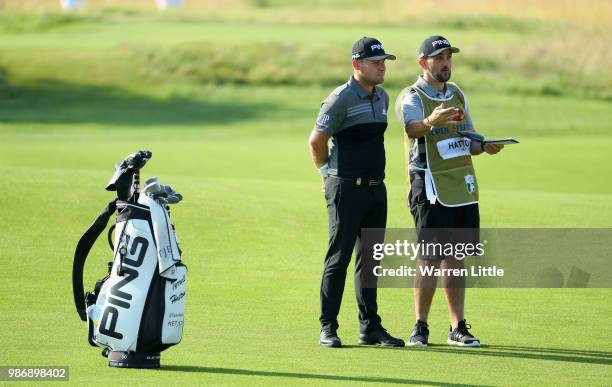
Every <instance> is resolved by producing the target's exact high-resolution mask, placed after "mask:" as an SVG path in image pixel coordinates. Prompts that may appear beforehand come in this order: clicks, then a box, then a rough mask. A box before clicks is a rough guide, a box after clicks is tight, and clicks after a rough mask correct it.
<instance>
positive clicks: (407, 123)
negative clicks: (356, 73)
mask: <svg viewBox="0 0 612 387" xmlns="http://www.w3.org/2000/svg"><path fill="white" fill-rule="evenodd" d="M458 52H459V48H457V47H453V46H452V45H451V44H450V42H449V41H448V40H447V39H445V38H444V37H442V36H431V37H429V38H427V39H425V41H423V43H422V44H421V47H420V50H419V55H418V63H419V65H420V67H421V70H422V74H421V75H420V76H419V77H418V78H417V80H416V82H415V83H414V84H413V85H411V86H409V87H407V88H406V89H404V91H403V92H402V93H401V94H400V96H399V97H398V98H399V99H400V100H401V112H402V117H403V122H404V128H405V131H406V134H407V138H408V140H409V143H408V146H407V149H408V155H407V156H408V171H409V180H410V191H409V197H408V202H409V206H410V212H411V214H412V216H413V218H414V223H415V227H416V229H417V235H419V239H421V238H424V237H423V235H424V233H425V231H424V230H427V229H439V228H444V229H457V228H462V229H463V228H466V229H474V230H478V229H479V228H480V214H479V208H478V182H477V180H476V174H475V172H474V166H473V165H472V156H476V155H479V154H481V153H483V152H486V153H488V154H491V155H494V154H496V153H498V152H499V151H500V150H501V149H502V148H503V145H496V144H484V145H483V144H482V143H479V142H471V141H470V140H469V139H467V138H465V137H463V136H461V135H460V134H458V133H457V131H458V130H465V131H474V125H473V123H472V118H471V116H470V110H469V107H468V103H467V101H466V98H465V95H464V93H463V92H462V91H461V89H460V88H459V87H458V86H457V85H456V84H454V83H451V82H448V81H449V79H450V78H451V68H452V63H453V54H456V53H458ZM477 234H478V232H477V231H476V235H477ZM425 239H426V238H425ZM420 258H421V259H420V260H419V262H418V265H420V266H435V267H441V268H443V269H453V268H463V267H464V265H463V261H462V260H459V259H455V258H454V257H444V256H437V257H436V256H424V257H420ZM418 273H420V271H418V270H417V274H418ZM453 280H454V281H458V282H454V283H453V285H452V286H451V285H449V282H448V279H447V278H444V282H443V286H444V293H445V296H446V300H447V305H448V314H449V318H450V323H451V326H450V329H449V334H448V344H452V345H459V346H479V345H480V341H479V340H478V339H477V338H475V337H474V336H473V335H472V334H471V333H470V332H469V328H470V326H469V325H467V323H466V320H465V316H464V302H465V278H454V279H453ZM435 290H436V278H432V277H424V276H418V275H417V278H416V282H415V286H414V303H415V312H416V320H417V321H416V324H415V326H414V329H413V331H412V334H411V336H410V338H409V339H408V341H407V343H406V344H407V345H417V346H427V345H428V340H429V328H428V324H427V321H428V315H429V310H430V307H431V303H432V299H433V295H434V292H435Z"/></svg>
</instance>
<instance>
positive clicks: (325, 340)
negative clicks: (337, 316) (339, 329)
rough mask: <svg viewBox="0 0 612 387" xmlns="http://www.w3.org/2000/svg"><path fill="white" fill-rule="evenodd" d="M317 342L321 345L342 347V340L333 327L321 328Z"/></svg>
mask: <svg viewBox="0 0 612 387" xmlns="http://www.w3.org/2000/svg"><path fill="white" fill-rule="evenodd" d="M319 344H321V346H322V347H332V348H340V347H342V342H341V341H340V338H339V337H338V333H336V330H335V329H332V328H323V329H321V336H320V338H319Z"/></svg>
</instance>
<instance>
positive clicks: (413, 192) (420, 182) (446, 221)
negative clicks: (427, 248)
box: [408, 173, 480, 259]
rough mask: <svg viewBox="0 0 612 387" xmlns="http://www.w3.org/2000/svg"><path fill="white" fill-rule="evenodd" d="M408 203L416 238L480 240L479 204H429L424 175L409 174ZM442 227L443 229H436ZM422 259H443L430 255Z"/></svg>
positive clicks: (429, 240) (430, 239) (456, 240)
mask: <svg viewBox="0 0 612 387" xmlns="http://www.w3.org/2000/svg"><path fill="white" fill-rule="evenodd" d="M408 205H409V206H410V213H411V214H412V217H413V219H414V225H415V227H416V231H417V236H418V238H419V241H425V242H430V243H436V242H439V243H473V244H476V243H478V242H479V239H480V235H479V234H480V233H479V228H480V212H479V209H478V203H475V204H468V205H465V206H459V207H446V206H443V205H442V204H440V203H439V202H436V203H435V204H431V203H429V201H428V200H427V195H426V193H425V180H424V178H423V175H421V174H417V173H411V174H410V192H409V193H408ZM436 229H442V230H436ZM422 258H438V259H440V258H444V257H442V256H435V257H434V256H431V257H425V256H423V257H422Z"/></svg>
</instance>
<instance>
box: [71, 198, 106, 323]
mask: <svg viewBox="0 0 612 387" xmlns="http://www.w3.org/2000/svg"><path fill="white" fill-rule="evenodd" d="M116 209H117V199H115V200H113V201H112V202H109V203H108V205H107V206H106V208H104V210H102V213H101V214H100V215H99V216H98V218H97V219H96V220H95V221H94V223H93V224H92V225H91V226H90V227H89V228H88V229H87V231H85V233H84V234H83V236H82V237H81V239H79V243H78V244H77V247H76V250H75V252H74V260H73V261H72V292H73V294H74V305H75V306H76V310H77V313H78V314H79V317H80V318H81V320H83V321H87V315H86V314H85V291H84V289H83V268H84V267H85V260H86V259H87V255H88V254H89V251H90V250H91V248H92V247H93V245H94V243H95V242H96V239H98V236H100V234H101V233H102V231H104V229H105V228H106V225H107V224H108V220H109V219H110V217H111V215H112V214H113V213H114V212H115V210H116Z"/></svg>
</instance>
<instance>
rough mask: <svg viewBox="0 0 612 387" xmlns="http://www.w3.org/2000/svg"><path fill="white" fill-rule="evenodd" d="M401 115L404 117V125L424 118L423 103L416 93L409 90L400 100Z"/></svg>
mask: <svg viewBox="0 0 612 387" xmlns="http://www.w3.org/2000/svg"><path fill="white" fill-rule="evenodd" d="M402 115H403V117H404V126H406V125H408V124H409V123H410V121H414V120H419V121H420V120H422V119H424V118H425V117H423V103H422V102H421V98H419V95H418V94H417V93H415V92H411V93H410V92H409V93H408V94H406V95H405V96H404V99H403V100H402Z"/></svg>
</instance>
